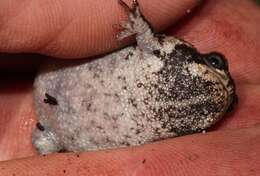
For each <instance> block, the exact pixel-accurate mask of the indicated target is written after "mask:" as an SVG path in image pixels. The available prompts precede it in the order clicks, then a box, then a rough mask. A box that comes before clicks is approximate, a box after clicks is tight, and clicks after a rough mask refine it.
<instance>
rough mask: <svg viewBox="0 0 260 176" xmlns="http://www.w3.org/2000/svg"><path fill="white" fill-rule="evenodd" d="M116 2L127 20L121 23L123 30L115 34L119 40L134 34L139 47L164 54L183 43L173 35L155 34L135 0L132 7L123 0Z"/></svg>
mask: <svg viewBox="0 0 260 176" xmlns="http://www.w3.org/2000/svg"><path fill="white" fill-rule="evenodd" d="M118 2H119V4H120V5H121V6H122V7H123V8H124V10H125V11H126V13H127V14H128V21H127V22H124V23H122V24H121V27H122V28H123V30H122V31H121V32H120V33H119V34H118V36H117V37H118V39H119V40H122V39H124V38H126V37H129V36H131V35H133V34H136V40H137V45H138V47H139V48H141V49H142V50H145V51H147V52H151V53H152V52H154V51H156V50H160V51H164V53H166V54H167V53H171V52H172V50H173V49H174V47H175V45H176V44H182V43H184V41H181V40H179V39H177V38H175V37H166V36H165V35H156V34H155V33H154V32H153V29H152V28H151V26H150V24H149V23H148V22H147V20H146V19H145V18H144V16H143V15H142V13H141V11H140V8H139V5H138V2H137V0H133V7H132V8H130V7H129V6H128V5H127V4H126V3H125V2H124V1H123V0H118Z"/></svg>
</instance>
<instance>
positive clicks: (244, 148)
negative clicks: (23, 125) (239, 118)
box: [0, 126, 260, 176]
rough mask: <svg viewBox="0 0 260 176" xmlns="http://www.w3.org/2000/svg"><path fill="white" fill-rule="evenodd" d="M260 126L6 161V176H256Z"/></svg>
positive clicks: (258, 171)
mask: <svg viewBox="0 0 260 176" xmlns="http://www.w3.org/2000/svg"><path fill="white" fill-rule="evenodd" d="M259 139H260V126H256V127H251V128H248V129H239V130H233V131H228V130H226V131H222V132H212V133H208V134H197V135H192V136H185V137H180V138H176V139H172V140H165V141H162V142H156V143H153V144H148V145H145V146H142V147H133V148H127V149H119V150H108V151H101V152H89V153H81V154H75V153H74V154H73V153H70V154H53V155H47V156H38V157H31V158H26V159H21V160H13V161H7V162H2V163H1V164H0V168H1V171H0V176H2V175H11V174H16V175H17V174H18V173H19V175H39V176H41V175H50V176H52V175H62V174H64V175H68V176H70V175H71V176H72V175H114V176H116V175H120V176H121V175H137V176H138V175H140V176H141V175H162V176H166V175H223V173H224V175H236V174H237V173H243V174H244V175H257V174H259V173H260V168H259V165H260V160H259V157H260V150H259V149H260V140H259Z"/></svg>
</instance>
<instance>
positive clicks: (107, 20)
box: [0, 0, 199, 58]
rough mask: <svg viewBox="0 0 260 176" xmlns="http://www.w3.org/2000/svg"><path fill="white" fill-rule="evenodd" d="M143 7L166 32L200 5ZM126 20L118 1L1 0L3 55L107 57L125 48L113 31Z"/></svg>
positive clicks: (152, 2)
mask: <svg viewBox="0 0 260 176" xmlns="http://www.w3.org/2000/svg"><path fill="white" fill-rule="evenodd" d="M125 1H127V2H128V4H131V1H130V0H125ZM139 1H140V2H139V4H140V6H141V10H142V12H143V14H144V16H145V17H146V18H147V19H148V21H149V22H150V23H151V24H152V26H154V28H155V29H157V30H161V29H164V28H166V27H167V26H169V25H170V24H171V23H173V22H175V21H176V20H177V19H179V18H180V17H182V16H184V15H185V14H186V13H187V11H188V10H189V9H191V8H193V7H195V6H196V5H197V4H198V2H199V1H194V0H183V1H179V0H161V1H157V0H149V1H145V0H139ZM123 18H125V14H124V11H123V9H122V8H121V7H120V5H119V4H118V2H117V0H96V1H92V0H74V1H70V0H55V1H53V0H45V1H41V0H34V1H31V0H22V1H21V0H12V1H10V0H2V1H1V2H0V41H1V43H0V53H1V52H9V53H20V52H31V53H40V54H44V55H49V56H55V57H63V58H73V57H86V56H93V55H97V54H102V53H104V52H109V51H112V50H114V49H116V48H118V47H120V44H119V43H118V42H117V41H116V39H115V35H116V32H117V31H116V30H115V29H114V28H113V25H115V24H119V23H120V22H122V20H123Z"/></svg>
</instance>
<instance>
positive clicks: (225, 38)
mask: <svg viewBox="0 0 260 176" xmlns="http://www.w3.org/2000/svg"><path fill="white" fill-rule="evenodd" d="M234 4H235V2H232V1H229V2H226V1H224V0H223V1H218V2H209V3H207V4H206V5H204V6H203V7H202V8H201V9H199V10H198V12H197V13H195V15H194V16H193V17H190V18H189V19H188V20H187V21H184V22H183V23H182V24H179V25H180V26H181V27H180V28H179V29H180V30H177V31H174V32H177V35H178V36H181V37H182V38H183V37H184V39H186V40H188V41H190V42H191V43H193V44H194V45H195V46H196V47H197V48H198V49H199V50H201V51H205V52H206V51H211V50H219V51H221V52H223V53H224V54H225V55H226V57H227V58H229V65H230V70H231V73H232V75H233V77H234V79H235V82H236V85H237V92H238V96H239V105H238V107H237V110H236V111H235V112H234V113H232V114H230V115H229V116H228V117H227V118H225V119H224V120H223V121H222V122H221V123H219V124H218V125H217V126H216V127H215V128H216V129H218V131H216V132H214V133H208V134H207V135H201V134H200V135H193V136H186V137H183V138H178V139H173V140H167V141H164V142H159V143H155V144H152V145H147V146H145V147H141V148H138V149H134V150H133V151H128V150H120V151H111V152H108V153H102V152H100V153H99V154H96V155H94V154H89V155H88V156H87V157H88V158H89V159H90V161H91V162H93V163H95V164H94V165H95V166H96V165H98V164H97V163H98V162H99V163H102V161H101V159H100V157H107V158H110V159H111V158H113V157H111V156H113V155H116V156H124V157H122V159H119V160H118V161H115V163H117V166H114V167H115V168H117V167H118V168H120V166H122V165H123V164H125V163H135V161H137V160H142V161H143V158H144V157H145V156H149V160H151V161H154V162H155V163H158V162H160V161H161V159H162V158H163V159H162V161H161V162H166V161H167V162H173V161H175V162H176V161H188V163H189V162H198V163H200V162H203V161H207V160H208V157H214V158H215V160H213V161H210V163H209V164H214V163H216V162H218V161H219V162H222V163H223V161H225V164H226V165H228V166H231V165H232V161H235V160H236V157H238V158H239V159H240V160H241V161H243V162H241V161H240V162H239V164H240V167H239V169H243V168H246V167H248V166H247V165H246V164H248V163H250V165H251V167H252V168H254V166H257V164H258V165H259V164H260V163H259V162H260V161H257V156H259V154H260V151H259V149H258V148H260V141H259V140H258V139H259V135H260V129H259V126H256V127H253V126H254V125H255V124H257V123H259V122H260V117H259V116H258V114H260V106H259V104H260V74H258V73H259V72H260V60H259V59H258V57H259V54H260V52H259V51H258V48H259V47H260V40H259V39H260V38H259V36H258V35H257V29H259V28H260V26H259V23H257V22H258V21H260V15H259V13H257V12H258V10H259V9H257V7H255V6H253V5H252V4H251V3H250V2H248V1H244V2H242V3H241V4H237V6H234ZM81 8H83V7H81ZM223 17H225V18H223ZM60 18H61V19H62V18H64V17H63V16H62V15H61V16H60ZM171 20H173V19H171ZM61 21H62V20H61ZM63 21H64V20H63ZM112 21H113V19H112ZM111 23H113V22H111ZM111 23H109V24H111ZM158 23H160V22H158ZM83 24H85V23H83ZM162 25H164V24H162ZM104 26H105V25H103V26H101V27H104ZM108 26H109V25H108ZM101 27H100V28H97V29H98V30H101ZM107 29H108V28H107ZM73 30H74V29H70V28H66V30H63V31H62V32H61V33H62V34H61V35H59V37H57V38H52V40H49V39H47V38H45V37H42V38H41V41H40V42H39V41H37V40H36V41H35V43H33V44H31V46H30V47H27V48H23V47H21V46H16V47H13V48H10V47H9V48H7V47H6V48H7V49H6V48H5V46H1V45H0V49H1V50H5V49H6V50H9V51H38V52H40V53H45V54H48V55H54V56H64V57H65V56H66V57H79V56H82V55H89V56H90V55H94V54H97V53H102V52H104V51H108V50H111V49H114V48H115V47H117V43H116V42H115V41H114V40H113V39H111V38H109V37H111V35H106V37H105V38H102V36H103V35H102V34H104V33H103V32H102V30H101V31H100V32H99V35H100V39H98V40H96V41H95V42H97V43H101V44H102V45H101V49H99V50H98V49H95V48H92V47H93V43H92V45H91V44H90V43H91V42H86V41H85V43H87V44H89V45H82V47H80V48H77V49H76V50H75V48H71V46H74V45H76V44H77V42H78V41H74V40H72V39H71V38H70V37H72V38H73V36H70V35H69V36H67V35H68V34H69V33H71V31H73ZM53 31H54V32H53V33H55V31H56V32H57V30H56V29H55V30H53ZM1 32H2V31H1V30H0V37H1V36H4V34H3V35H2V33H1ZM43 32H46V31H43ZM47 32H48V31H47ZM83 32H84V31H83ZM88 32H90V33H91V32H92V33H93V31H91V29H90V30H88ZM169 32H170V33H171V32H173V31H169ZM108 33H113V31H109V32H108ZM41 34H42V36H49V35H46V34H44V33H41ZM17 35H18V34H17ZM53 35H54V36H55V34H53ZM63 35H64V36H63ZM79 36H80V35H79ZM79 36H78V37H79ZM17 37H19V36H17ZM97 38H99V37H97ZM101 38H102V39H101ZM66 40H68V41H70V43H69V44H67V45H66V46H67V47H68V48H66V47H65V48H64V47H62V46H61V43H60V42H61V41H66ZM75 40H77V39H75ZM82 40H83V39H82ZM81 42H83V43H84V41H81ZM42 43H44V44H42ZM40 44H41V45H40ZM94 45H95V44H94ZM41 46H44V47H41ZM14 48H16V49H14ZM17 48H18V49H17ZM35 48H36V49H35ZM58 48H60V50H59V49H58ZM87 48H88V49H87ZM85 52H87V53H85ZM7 80H8V79H5V80H4V82H5V81H6V82H5V83H6V85H5V86H3V87H0V89H1V94H0V108H1V110H0V117H1V118H0V124H1V128H0V143H1V144H0V156H1V160H7V159H15V158H18V157H27V156H31V155H34V154H35V152H34V150H33V149H32V147H31V140H30V135H31V130H32V129H33V128H34V124H35V122H34V119H35V117H34V113H33V108H32V104H33V102H32V87H31V84H32V81H31V80H32V79H31V77H29V79H27V78H24V79H17V78H15V79H11V80H9V81H7ZM243 127H249V128H246V129H243ZM225 129H231V130H228V131H225ZM234 129H236V130H234ZM194 141H197V143H194ZM191 144H192V145H191ZM185 146H191V147H189V148H188V149H187V147H185ZM154 150H155V151H154ZM228 150H232V151H234V153H235V155H236V157H234V153H233V155H232V154H228V155H226V151H228ZM151 151H154V152H153V156H150V155H149V152H150V153H151ZM131 152H132V153H131ZM218 152H223V153H225V156H219V155H218V154H217V153H218ZM205 155H207V156H205ZM216 155H218V156H216ZM130 156H131V157H130ZM126 158H127V159H126ZM129 158H130V159H129ZM173 158H175V160H173ZM156 160H158V161H156ZM36 161H37V159H36ZM29 162H30V161H29ZM247 162H248V163H247ZM176 163H178V162H176ZM85 164H89V161H85ZM147 164H148V163H147ZM152 166H153V167H154V168H155V164H152ZM177 166H178V167H177ZM131 167H134V166H132V165H131V164H130V165H129V170H131ZM163 167H169V168H168V169H169V170H174V169H175V170H179V169H180V168H182V167H184V168H185V167H186V168H187V167H188V168H189V167H191V165H188V164H186V165H184V166H181V165H178V164H176V167H177V168H172V167H173V166H171V167H170V166H163ZM156 168H157V170H156V169H155V170H154V171H153V172H156V171H158V172H159V171H161V170H162V168H159V166H158V167H156ZM201 169H203V168H202V167H201ZM215 169H216V170H217V169H218V168H215ZM142 171H143V172H148V171H147V170H146V171H145V170H142ZM164 171H165V173H166V170H164ZM204 171H205V169H204ZM254 171H255V170H254ZM169 172H170V171H169ZM205 172H206V171H205ZM161 173H162V172H161ZM166 174H167V173H166ZM166 174H165V175H166ZM168 174H169V173H168ZM205 174H206V173H205ZM0 175H1V174H0Z"/></svg>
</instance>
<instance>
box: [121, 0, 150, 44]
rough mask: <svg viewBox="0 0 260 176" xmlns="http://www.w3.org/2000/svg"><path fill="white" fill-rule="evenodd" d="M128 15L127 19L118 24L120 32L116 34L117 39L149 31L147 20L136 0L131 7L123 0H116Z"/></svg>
mask: <svg viewBox="0 0 260 176" xmlns="http://www.w3.org/2000/svg"><path fill="white" fill-rule="evenodd" d="M118 3H119V4H120V5H121V6H122V7H123V9H124V10H125V12H126V13H127V15H128V21H125V22H123V23H121V24H120V27H121V29H122V30H121V32H120V33H119V34H118V35H117V39H118V40H122V39H124V38H127V37H129V36H132V35H134V34H137V35H142V34H144V33H146V32H151V28H150V25H149V23H148V22H147V20H146V19H145V18H144V16H143V15H142V13H141V11H140V8H139V4H138V1H137V0H134V1H133V5H132V7H129V6H128V5H127V4H126V3H125V2H124V1H123V0H118Z"/></svg>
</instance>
